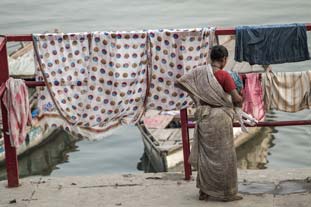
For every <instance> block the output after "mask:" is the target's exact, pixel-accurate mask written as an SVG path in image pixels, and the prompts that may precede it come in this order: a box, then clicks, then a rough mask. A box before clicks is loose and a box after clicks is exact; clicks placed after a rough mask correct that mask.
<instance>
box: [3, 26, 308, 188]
mask: <svg viewBox="0 0 311 207" xmlns="http://www.w3.org/2000/svg"><path fill="white" fill-rule="evenodd" d="M306 27H307V30H311V24H310V23H307V24H306ZM215 33H216V35H234V34H235V29H234V28H233V27H228V28H216V31H215ZM17 41H18V42H23V41H32V36H31V35H6V36H5V37H2V36H0V73H1V76H0V85H2V84H3V83H5V82H6V81H7V80H8V78H9V68H8V59H7V49H6V43H7V42H17ZM26 85H27V86H28V87H36V86H45V83H44V82H36V81H26ZM0 103H1V111H2V121H3V136H4V145H5V157H6V170H7V178H8V187H17V186H18V185H19V176H18V162H17V154H16V148H14V147H11V144H10V137H9V133H8V132H9V130H8V117H7V110H6V108H5V107H4V106H3V103H2V97H1V99H0ZM180 116H181V124H182V141H183V155H184V167H185V179H186V180H189V179H190V177H191V166H190V165H189V163H188V159H189V155H190V142H189V132H188V129H189V128H193V127H194V124H193V123H190V124H189V123H188V117H187V110H186V109H183V110H181V111H180ZM306 124H309V125H310V124H311V120H310V121H304V120H298V121H283V122H260V123H258V125H257V126H289V125H306ZM234 126H235V127H238V126H239V125H238V124H234Z"/></svg>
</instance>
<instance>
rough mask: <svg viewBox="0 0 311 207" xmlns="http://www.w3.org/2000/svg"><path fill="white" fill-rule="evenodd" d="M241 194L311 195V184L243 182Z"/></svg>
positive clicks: (306, 182) (295, 182)
mask: <svg viewBox="0 0 311 207" xmlns="http://www.w3.org/2000/svg"><path fill="white" fill-rule="evenodd" d="M239 192H240V193H242V194H245V195H262V194H273V195H289V194H296V193H311V182H310V181H309V180H308V179H305V180H285V181H281V182H279V183H273V182H265V183H263V182H262V183H259V182H247V181H245V182H242V183H239Z"/></svg>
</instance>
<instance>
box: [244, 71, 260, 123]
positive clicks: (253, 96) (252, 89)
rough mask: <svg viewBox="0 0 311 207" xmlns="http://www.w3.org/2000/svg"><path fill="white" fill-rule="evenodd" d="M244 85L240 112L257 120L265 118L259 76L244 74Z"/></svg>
mask: <svg viewBox="0 0 311 207" xmlns="http://www.w3.org/2000/svg"><path fill="white" fill-rule="evenodd" d="M244 81H245V84H244V88H243V90H242V94H243V99H244V100H243V104H242V110H243V111H244V112H246V113H248V114H250V115H252V116H253V117H254V118H255V119H257V120H262V119H263V118H264V117H265V109H264V102H263V89H262V87H263V86H262V83H261V74H259V73H249V74H245V79H244Z"/></svg>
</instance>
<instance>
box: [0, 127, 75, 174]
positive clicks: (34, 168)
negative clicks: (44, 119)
mask: <svg viewBox="0 0 311 207" xmlns="http://www.w3.org/2000/svg"><path fill="white" fill-rule="evenodd" d="M51 136H53V138H52V139H49V140H48V141H47V142H45V143H42V144H41V146H37V147H36V149H32V150H31V151H30V152H26V153H25V154H23V155H22V156H21V157H20V158H19V160H18V164H19V166H18V167H19V175H20V177H27V176H32V175H50V174H51V173H52V171H53V170H55V169H58V168H57V166H56V165H58V164H60V163H65V162H68V153H70V152H74V151H77V146H76V142H77V140H76V139H75V138H74V137H72V136H70V135H69V134H67V133H66V132H64V131H61V130H58V131H57V132H55V133H53V134H52V135H51ZM4 179H6V169H5V166H1V167H0V180H4Z"/></svg>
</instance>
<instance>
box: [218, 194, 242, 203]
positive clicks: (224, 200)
mask: <svg viewBox="0 0 311 207" xmlns="http://www.w3.org/2000/svg"><path fill="white" fill-rule="evenodd" d="M242 199H243V197H242V196H239V195H235V196H232V197H230V198H224V199H222V201H223V202H230V201H238V200H242Z"/></svg>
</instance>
